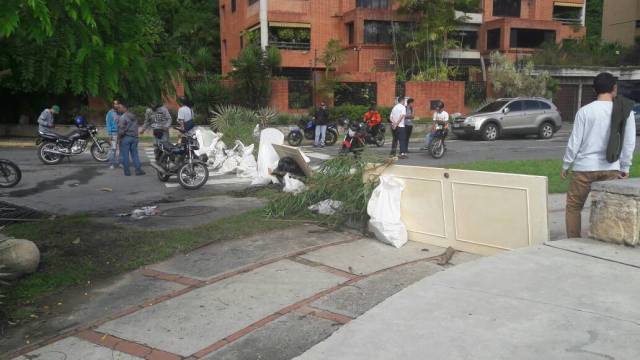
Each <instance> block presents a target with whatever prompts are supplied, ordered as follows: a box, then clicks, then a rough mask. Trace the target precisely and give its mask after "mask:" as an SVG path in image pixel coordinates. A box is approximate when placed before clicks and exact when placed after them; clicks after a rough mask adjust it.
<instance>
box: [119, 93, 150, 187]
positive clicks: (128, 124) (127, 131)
mask: <svg viewBox="0 0 640 360" xmlns="http://www.w3.org/2000/svg"><path fill="white" fill-rule="evenodd" d="M118 112H119V113H120V114H121V115H120V120H119V121H118V136H119V137H120V158H121V162H122V168H123V169H124V175H125V176H131V169H130V168H129V155H131V159H132V160H133V166H134V167H135V169H136V175H144V174H145V172H144V171H142V166H141V165H140V158H139V157H138V120H137V119H136V116H135V115H133V114H132V113H130V112H129V109H128V108H127V105H126V104H124V103H123V102H120V103H119V104H118Z"/></svg>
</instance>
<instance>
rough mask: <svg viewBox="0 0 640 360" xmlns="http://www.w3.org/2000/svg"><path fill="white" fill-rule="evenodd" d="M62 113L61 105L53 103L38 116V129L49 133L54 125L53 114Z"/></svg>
mask: <svg viewBox="0 0 640 360" xmlns="http://www.w3.org/2000/svg"><path fill="white" fill-rule="evenodd" d="M59 113H60V106H58V105H53V106H52V107H51V108H49V109H44V110H43V111H42V113H40V116H39V117H38V131H39V132H43V133H47V132H50V131H52V129H53V127H54V125H53V115H58V114H59Z"/></svg>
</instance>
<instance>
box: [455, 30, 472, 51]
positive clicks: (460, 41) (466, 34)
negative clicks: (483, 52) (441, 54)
mask: <svg viewBox="0 0 640 360" xmlns="http://www.w3.org/2000/svg"><path fill="white" fill-rule="evenodd" d="M451 39H452V40H455V41H456V42H457V45H458V46H459V47H460V48H461V49H467V50H471V49H477V48H478V32H477V31H459V32H457V33H453V34H452V36H451Z"/></svg>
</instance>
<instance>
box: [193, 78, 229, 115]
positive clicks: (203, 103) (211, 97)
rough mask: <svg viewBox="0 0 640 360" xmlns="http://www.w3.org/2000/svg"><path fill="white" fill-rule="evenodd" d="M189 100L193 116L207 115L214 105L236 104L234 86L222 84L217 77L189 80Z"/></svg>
mask: <svg viewBox="0 0 640 360" xmlns="http://www.w3.org/2000/svg"><path fill="white" fill-rule="evenodd" d="M188 90H189V91H188V94H189V98H190V99H191V101H192V102H193V112H194V113H195V114H207V113H208V112H209V109H210V108H212V107H213V106H214V105H216V104H232V103H235V102H236V99H235V96H234V94H236V93H237V92H236V91H234V86H232V85H228V84H225V83H223V82H222V79H221V78H220V77H218V76H215V77H214V76H204V77H200V78H197V79H196V78H193V79H190V80H189V89H188Z"/></svg>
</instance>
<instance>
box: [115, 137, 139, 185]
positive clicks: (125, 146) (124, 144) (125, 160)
mask: <svg viewBox="0 0 640 360" xmlns="http://www.w3.org/2000/svg"><path fill="white" fill-rule="evenodd" d="M129 154H131V159H132V160H133V166H134V167H135V169H136V174H140V173H142V166H141V165H140V158H139V157H138V138H137V137H133V136H125V137H123V138H122V141H120V157H121V160H122V168H123V169H124V174H125V175H131V169H129Z"/></svg>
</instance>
